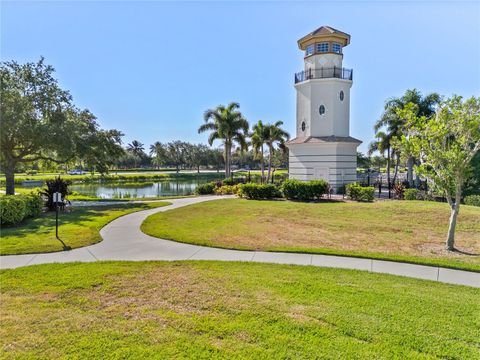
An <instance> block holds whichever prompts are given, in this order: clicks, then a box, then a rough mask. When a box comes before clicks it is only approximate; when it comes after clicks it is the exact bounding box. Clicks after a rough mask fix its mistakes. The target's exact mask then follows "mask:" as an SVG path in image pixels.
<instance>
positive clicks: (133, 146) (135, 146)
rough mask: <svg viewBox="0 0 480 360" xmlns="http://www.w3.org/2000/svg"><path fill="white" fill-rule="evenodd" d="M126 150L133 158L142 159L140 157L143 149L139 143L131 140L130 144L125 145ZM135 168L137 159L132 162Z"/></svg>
mask: <svg viewBox="0 0 480 360" xmlns="http://www.w3.org/2000/svg"><path fill="white" fill-rule="evenodd" d="M127 150H128V151H130V152H131V153H132V154H133V155H135V157H139V158H140V159H141V158H142V155H143V154H145V153H144V152H143V151H144V150H145V148H144V147H143V144H142V143H141V142H140V141H137V140H133V141H132V142H131V143H130V144H128V145H127ZM134 166H135V168H136V167H137V159H136V158H135V161H134Z"/></svg>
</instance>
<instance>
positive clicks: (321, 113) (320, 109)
mask: <svg viewBox="0 0 480 360" xmlns="http://www.w3.org/2000/svg"><path fill="white" fill-rule="evenodd" d="M318 112H319V113H320V115H323V114H325V106H323V105H320V107H319V108H318Z"/></svg>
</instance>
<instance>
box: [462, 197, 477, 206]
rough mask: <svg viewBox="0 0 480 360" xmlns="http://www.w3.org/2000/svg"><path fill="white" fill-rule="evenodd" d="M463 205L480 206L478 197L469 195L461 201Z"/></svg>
mask: <svg viewBox="0 0 480 360" xmlns="http://www.w3.org/2000/svg"><path fill="white" fill-rule="evenodd" d="M463 201H464V202H465V205H471V206H480V195H469V196H465V199H463Z"/></svg>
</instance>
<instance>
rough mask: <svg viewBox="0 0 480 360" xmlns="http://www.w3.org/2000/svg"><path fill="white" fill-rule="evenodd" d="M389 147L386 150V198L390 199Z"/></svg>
mask: <svg viewBox="0 0 480 360" xmlns="http://www.w3.org/2000/svg"><path fill="white" fill-rule="evenodd" d="M390 185H391V183H390V146H389V147H388V148H387V186H388V198H390V197H391V193H390Z"/></svg>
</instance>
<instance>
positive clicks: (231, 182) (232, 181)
mask: <svg viewBox="0 0 480 360" xmlns="http://www.w3.org/2000/svg"><path fill="white" fill-rule="evenodd" d="M223 185H235V179H232V178H227V179H223V180H222V186H223Z"/></svg>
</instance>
